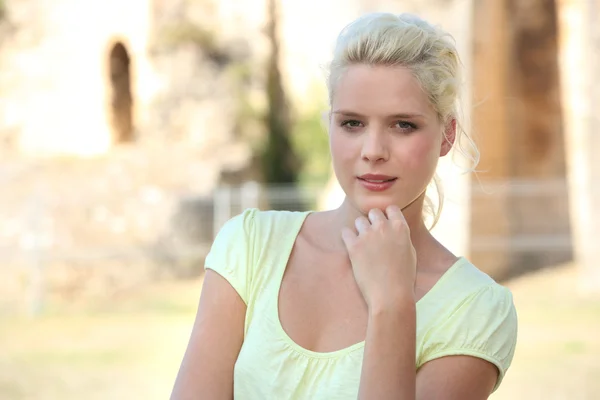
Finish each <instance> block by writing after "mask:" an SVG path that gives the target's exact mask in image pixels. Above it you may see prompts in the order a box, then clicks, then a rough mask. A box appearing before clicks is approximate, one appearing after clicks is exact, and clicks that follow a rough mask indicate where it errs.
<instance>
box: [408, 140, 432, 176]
mask: <svg viewBox="0 0 600 400" xmlns="http://www.w3.org/2000/svg"><path fill="white" fill-rule="evenodd" d="M412 139H413V140H412V141H411V143H410V145H409V146H405V147H404V150H405V157H406V158H405V159H406V160H407V162H408V164H409V165H410V166H411V167H413V168H419V169H422V168H423V167H424V165H429V164H435V163H436V162H437V159H438V156H439V152H440V149H439V144H438V143H437V141H436V140H435V138H433V137H431V136H425V135H423V136H414V137H413V138H412Z"/></svg>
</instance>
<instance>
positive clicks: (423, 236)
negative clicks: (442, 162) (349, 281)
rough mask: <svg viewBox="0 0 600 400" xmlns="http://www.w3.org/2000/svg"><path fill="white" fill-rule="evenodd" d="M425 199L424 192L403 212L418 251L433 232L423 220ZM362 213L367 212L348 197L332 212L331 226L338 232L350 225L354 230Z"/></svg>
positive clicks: (340, 242)
mask: <svg viewBox="0 0 600 400" xmlns="http://www.w3.org/2000/svg"><path fill="white" fill-rule="evenodd" d="M424 200H425V195H424V194H423V195H422V196H419V198H417V199H416V200H415V201H414V202H412V203H411V204H409V205H408V206H407V207H405V208H403V209H402V213H403V214H404V218H405V219H406V222H407V223H408V227H409V229H410V236H411V241H412V243H413V246H414V247H415V249H416V250H417V252H419V248H420V247H421V244H422V243H423V244H424V243H425V242H427V241H428V239H429V238H431V233H430V232H429V230H428V229H427V227H426V226H425V222H424V221H423V203H424ZM382 211H385V210H382ZM361 215H365V213H363V212H362V211H361V210H359V209H358V208H357V207H355V206H354V205H353V204H352V203H350V201H349V200H348V198H347V197H346V198H345V200H344V202H343V203H342V205H341V206H340V207H339V208H337V209H336V210H334V211H333V212H332V215H331V217H332V218H331V220H330V223H331V225H330V226H331V227H333V228H334V229H336V230H337V231H338V232H341V229H342V228H343V227H348V228H350V229H353V230H354V229H355V228H354V221H355V220H356V218H358V217H359V216H361ZM339 244H341V245H342V246H343V242H342V241H341V236H340V239H339Z"/></svg>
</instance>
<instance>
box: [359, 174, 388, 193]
mask: <svg viewBox="0 0 600 400" xmlns="http://www.w3.org/2000/svg"><path fill="white" fill-rule="evenodd" d="M357 178H358V182H359V183H360V184H361V186H362V187H364V188H365V189H367V190H369V191H372V192H383V191H385V190H388V189H389V188H391V187H392V186H393V185H394V182H396V179H398V178H396V177H394V176H389V175H380V174H365V175H361V176H359V177H357Z"/></svg>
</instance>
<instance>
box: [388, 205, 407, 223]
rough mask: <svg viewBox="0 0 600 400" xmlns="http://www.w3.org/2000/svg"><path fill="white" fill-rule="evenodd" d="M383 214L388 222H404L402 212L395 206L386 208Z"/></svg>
mask: <svg viewBox="0 0 600 400" xmlns="http://www.w3.org/2000/svg"><path fill="white" fill-rule="evenodd" d="M385 212H386V214H387V217H388V219H389V220H390V221H391V220H399V221H406V219H405V218H404V214H402V210H401V209H400V207H398V206H396V205H391V206H388V207H387V208H386V209H385Z"/></svg>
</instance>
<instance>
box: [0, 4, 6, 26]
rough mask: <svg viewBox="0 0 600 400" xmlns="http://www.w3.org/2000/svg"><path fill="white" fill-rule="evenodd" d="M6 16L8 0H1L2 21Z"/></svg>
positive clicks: (0, 19)
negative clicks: (6, 0)
mask: <svg viewBox="0 0 600 400" xmlns="http://www.w3.org/2000/svg"><path fill="white" fill-rule="evenodd" d="M5 18H6V2H5V1H4V0H0V22H1V21H2V20H4V19H5Z"/></svg>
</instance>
